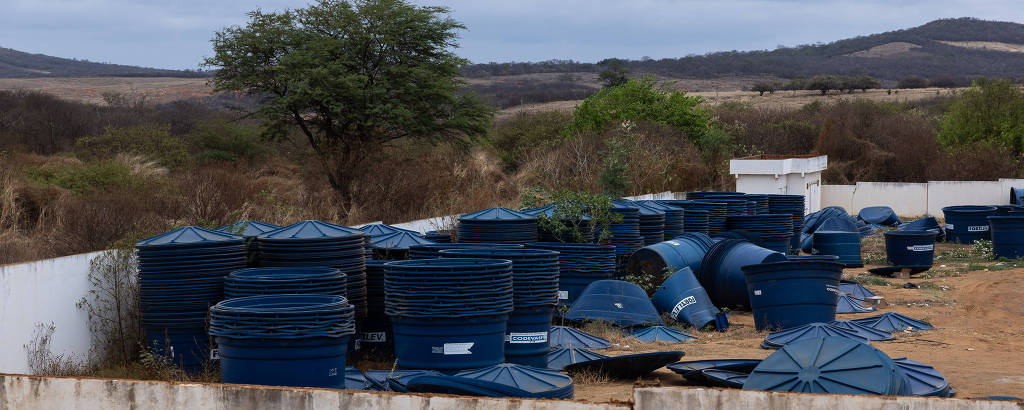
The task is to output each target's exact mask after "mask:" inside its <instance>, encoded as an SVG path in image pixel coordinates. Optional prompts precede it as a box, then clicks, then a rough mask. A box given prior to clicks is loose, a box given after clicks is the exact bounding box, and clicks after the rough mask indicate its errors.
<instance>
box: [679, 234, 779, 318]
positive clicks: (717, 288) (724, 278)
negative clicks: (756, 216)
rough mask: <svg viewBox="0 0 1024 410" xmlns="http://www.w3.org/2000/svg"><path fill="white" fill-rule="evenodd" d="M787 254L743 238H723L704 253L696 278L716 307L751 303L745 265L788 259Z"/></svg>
mask: <svg viewBox="0 0 1024 410" xmlns="http://www.w3.org/2000/svg"><path fill="white" fill-rule="evenodd" d="M785 260H787V259H786V255H785V254H782V253H779V252H775V251H772V250H769V249H765V248H762V247H760V246H757V245H755V244H753V243H751V242H749V241H745V240H742V239H726V240H723V241H720V242H718V243H716V244H714V246H712V247H711V249H709V250H708V253H707V254H706V255H704V260H703V261H702V262H701V266H700V271H699V273H698V275H697V279H698V280H699V281H700V283H701V285H703V286H704V289H706V290H707V291H708V296H710V297H711V301H712V302H714V303H715V306H730V307H732V306H746V307H749V306H750V297H749V296H748V295H747V279H746V277H745V276H744V274H743V267H744V266H749V265H757V264H762V263H769V262H781V261H785Z"/></svg>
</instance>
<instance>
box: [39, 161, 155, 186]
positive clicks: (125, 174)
mask: <svg viewBox="0 0 1024 410" xmlns="http://www.w3.org/2000/svg"><path fill="white" fill-rule="evenodd" d="M25 173H26V175H27V176H28V178H29V180H31V181H32V182H35V183H37V184H43V185H54V186H58V187H61V188H64V189H67V190H69V191H72V192H75V193H78V194H83V193H87V192H92V191H97V190H105V189H113V188H123V187H134V186H138V185H140V184H141V181H140V180H139V179H137V178H135V177H134V176H133V175H132V172H131V168H130V167H129V166H128V165H126V164H122V163H118V162H115V161H110V160H101V161H93V162H87V163H84V164H65V163H58V164H47V165H43V166H39V167H32V168H28V169H26V170H25Z"/></svg>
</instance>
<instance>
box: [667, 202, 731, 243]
mask: <svg viewBox="0 0 1024 410" xmlns="http://www.w3.org/2000/svg"><path fill="white" fill-rule="evenodd" d="M671 204H672V205H675V206H678V207H680V208H683V210H684V211H683V218H684V220H683V223H684V224H685V225H686V232H699V233H706V234H708V235H714V234H719V233H722V232H725V231H726V227H725V217H726V215H728V212H727V210H726V206H725V204H722V203H718V202H708V201H702V200H701V201H697V200H694V201H691V200H686V201H673V202H672V203H671ZM692 211H701V212H706V213H707V228H706V232H703V231H698V230H697V229H699V226H696V225H692V223H691V222H693V223H699V222H702V221H700V220H699V219H698V220H694V221H691V218H690V216H691V215H692V214H691V212H692ZM698 218H699V216H698ZM691 226H693V228H694V229H691Z"/></svg>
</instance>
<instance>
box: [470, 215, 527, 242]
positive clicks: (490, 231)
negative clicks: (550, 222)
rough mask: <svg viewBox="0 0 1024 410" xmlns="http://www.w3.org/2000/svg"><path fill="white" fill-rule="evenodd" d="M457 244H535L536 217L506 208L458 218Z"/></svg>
mask: <svg viewBox="0 0 1024 410" xmlns="http://www.w3.org/2000/svg"><path fill="white" fill-rule="evenodd" d="M458 232H459V242H478V243H513V244H526V243H530V242H537V217H535V216H532V215H528V214H525V213H522V212H519V211H514V210H511V209H508V208H502V207H494V208H488V209H484V210H482V211H477V212H473V213H469V214H465V215H462V216H461V217H459V226H458Z"/></svg>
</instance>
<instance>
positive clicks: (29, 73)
mask: <svg viewBox="0 0 1024 410" xmlns="http://www.w3.org/2000/svg"><path fill="white" fill-rule="evenodd" d="M209 75H210V74H209V73H206V72H202V71H190V70H165V69H160V68H148V67H136V66H130V65H121V64H107V63H94V62H91V61H85V60H74V59H69V58H60V57H52V56H48V55H44V54H32V53H26V52H23V51H18V50H13V49H10V48H3V47H0V78H33V77H207V76H209Z"/></svg>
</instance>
